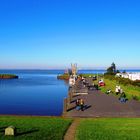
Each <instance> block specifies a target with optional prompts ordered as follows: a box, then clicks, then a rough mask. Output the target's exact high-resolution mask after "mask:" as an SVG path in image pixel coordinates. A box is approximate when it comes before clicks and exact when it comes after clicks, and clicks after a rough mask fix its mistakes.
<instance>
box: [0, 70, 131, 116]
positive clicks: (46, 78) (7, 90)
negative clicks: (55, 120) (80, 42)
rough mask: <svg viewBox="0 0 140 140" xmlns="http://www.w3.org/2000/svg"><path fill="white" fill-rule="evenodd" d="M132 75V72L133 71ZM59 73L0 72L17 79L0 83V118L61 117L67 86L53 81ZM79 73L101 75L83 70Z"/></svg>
mask: <svg viewBox="0 0 140 140" xmlns="http://www.w3.org/2000/svg"><path fill="white" fill-rule="evenodd" d="M133 71H134V70H133ZM63 72H64V71H62V70H0V73H11V74H16V75H18V76H19V79H11V80H0V114H13V115H50V116H59V115H61V114H62V109H63V99H64V98H65V97H66V96H67V90H68V85H67V83H66V82H64V81H61V80H57V75H58V74H62V73H63ZM79 73H104V71H103V70H96V71H92V70H84V71H80V72H79Z"/></svg>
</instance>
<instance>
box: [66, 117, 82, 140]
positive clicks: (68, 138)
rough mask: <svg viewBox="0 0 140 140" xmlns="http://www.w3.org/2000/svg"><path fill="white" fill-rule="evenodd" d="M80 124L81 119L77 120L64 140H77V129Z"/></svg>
mask: <svg viewBox="0 0 140 140" xmlns="http://www.w3.org/2000/svg"><path fill="white" fill-rule="evenodd" d="M79 123H80V119H75V120H74V121H73V123H72V124H71V126H70V127H69V129H68V131H67V132H66V134H65V136H64V140H75V135H76V129H77V127H78V125H79Z"/></svg>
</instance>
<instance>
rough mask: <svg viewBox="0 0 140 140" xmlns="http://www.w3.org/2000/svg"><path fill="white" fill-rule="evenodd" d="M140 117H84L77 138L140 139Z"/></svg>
mask: <svg viewBox="0 0 140 140" xmlns="http://www.w3.org/2000/svg"><path fill="white" fill-rule="evenodd" d="M139 132H140V119H139V118H137V119H133V118H132V119H128V118H122V119H121V118H120V119H119V118H112V119H84V120H82V121H81V123H80V126H79V127H78V129H77V134H76V140H139V139H140V133H139Z"/></svg>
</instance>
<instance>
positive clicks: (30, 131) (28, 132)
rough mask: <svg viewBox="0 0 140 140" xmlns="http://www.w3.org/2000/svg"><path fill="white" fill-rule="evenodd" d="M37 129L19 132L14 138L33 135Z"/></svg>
mask: <svg viewBox="0 0 140 140" xmlns="http://www.w3.org/2000/svg"><path fill="white" fill-rule="evenodd" d="M38 131H39V129H34V130H28V131H25V132H20V133H18V132H17V133H16V136H22V135H27V134H31V133H35V132H38Z"/></svg>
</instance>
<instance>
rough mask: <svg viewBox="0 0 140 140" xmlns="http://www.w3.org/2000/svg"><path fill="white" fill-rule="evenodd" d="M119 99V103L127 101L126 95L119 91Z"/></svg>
mask: <svg viewBox="0 0 140 140" xmlns="http://www.w3.org/2000/svg"><path fill="white" fill-rule="evenodd" d="M119 100H120V102H121V103H125V102H126V101H127V99H126V95H125V93H124V92H122V93H121V95H120V97H119Z"/></svg>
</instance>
